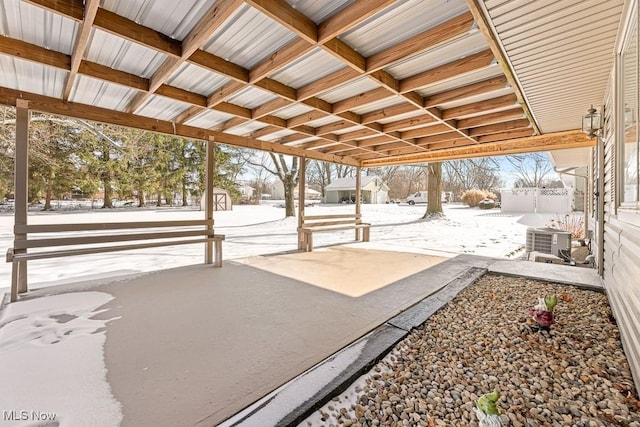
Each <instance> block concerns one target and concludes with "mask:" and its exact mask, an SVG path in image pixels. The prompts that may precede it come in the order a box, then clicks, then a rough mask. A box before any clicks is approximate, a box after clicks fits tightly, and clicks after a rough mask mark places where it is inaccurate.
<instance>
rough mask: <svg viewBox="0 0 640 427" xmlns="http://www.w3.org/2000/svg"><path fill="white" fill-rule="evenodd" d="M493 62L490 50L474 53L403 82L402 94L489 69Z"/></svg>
mask: <svg viewBox="0 0 640 427" xmlns="http://www.w3.org/2000/svg"><path fill="white" fill-rule="evenodd" d="M493 62H494V57H493V53H492V52H491V51H490V50H488V49H487V50H484V51H482V52H478V53H474V54H473V55H469V56H466V57H464V58H461V59H458V60H456V61H452V62H449V63H446V64H444V65H440V66H439V67H435V68H432V69H430V70H427V71H423V72H421V73H418V74H416V75H414V76H411V77H407V78H406V79H403V80H401V81H400V92H403V93H404V92H409V91H412V90H416V89H419V88H421V87H425V86H428V85H431V84H434V83H437V82H441V81H444V80H449V79H452V78H454V77H458V76H462V75H464V74H468V73H471V72H473V71H478V70H481V69H483V68H487V67H488V66H490V65H491V64H492V63H493Z"/></svg>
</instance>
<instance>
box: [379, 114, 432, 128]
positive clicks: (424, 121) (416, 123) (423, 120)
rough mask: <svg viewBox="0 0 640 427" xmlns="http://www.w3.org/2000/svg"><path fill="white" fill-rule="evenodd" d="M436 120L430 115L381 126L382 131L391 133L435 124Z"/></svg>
mask: <svg viewBox="0 0 640 427" xmlns="http://www.w3.org/2000/svg"><path fill="white" fill-rule="evenodd" d="M435 122H436V119H435V118H433V116H431V115H430V114H423V115H422V116H416V117H410V118H408V119H404V120H398V121H395V122H391V123H387V124H385V125H383V127H382V129H383V130H384V131H385V132H391V131H394V130H408V129H411V128H415V127H420V126H424V125H429V124H432V123H435Z"/></svg>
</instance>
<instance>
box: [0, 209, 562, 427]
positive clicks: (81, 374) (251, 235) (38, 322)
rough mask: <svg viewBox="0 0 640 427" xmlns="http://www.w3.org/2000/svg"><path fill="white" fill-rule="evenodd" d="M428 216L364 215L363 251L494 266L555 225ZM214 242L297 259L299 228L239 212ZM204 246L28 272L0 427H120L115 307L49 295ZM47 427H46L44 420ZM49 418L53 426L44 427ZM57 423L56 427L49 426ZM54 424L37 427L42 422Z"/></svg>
mask: <svg viewBox="0 0 640 427" xmlns="http://www.w3.org/2000/svg"><path fill="white" fill-rule="evenodd" d="M354 209H355V207H354V206H353V205H334V206H314V207H309V208H307V209H306V213H307V214H309V215H314V214H315V215H320V214H329V213H332V214H333V213H352V212H354ZM424 211H425V207H424V206H408V205H393V204H391V205H363V206H362V214H363V215H362V216H363V220H364V222H367V223H370V224H371V242H370V243H366V244H364V243H360V244H359V245H361V246H362V247H366V248H373V249H375V248H379V249H385V250H399V251H406V252H412V251H422V250H428V251H438V252H439V253H440V254H443V253H444V254H447V253H448V254H450V255H451V256H454V255H455V254H458V253H468V254H476V255H485V256H492V257H506V256H508V255H509V254H511V256H513V254H514V253H515V252H517V251H518V250H519V249H520V248H521V247H522V246H523V245H524V243H525V234H526V228H527V226H529V225H533V226H543V225H545V224H546V223H547V222H548V220H549V218H550V216H548V215H547V216H536V215H531V214H530V215H527V216H526V217H523V216H522V215H521V214H505V213H501V212H500V211H499V210H496V209H494V210H489V211H482V210H479V209H477V208H476V209H471V208H468V207H465V206H462V205H447V206H445V207H444V211H445V216H443V217H439V218H431V219H426V220H423V219H421V217H422V215H423V214H424ZM203 217H204V212H202V211H198V210H193V209H174V208H165V209H141V210H138V209H135V208H132V209H126V210H125V209H117V210H93V211H89V212H81V213H79V212H78V211H75V212H58V213H56V212H53V213H51V212H47V213H33V214H32V215H30V216H29V223H30V224H44V223H67V224H68V223H86V222H123V221H158V220H178V219H202V218H203ZM215 221H216V227H215V228H216V233H222V234H225V235H226V241H225V242H223V248H224V249H223V254H224V259H226V260H229V259H233V258H240V257H246V256H252V255H260V254H270V253H277V252H282V251H291V250H296V249H297V237H296V227H297V219H296V218H284V209H283V208H280V207H275V206H274V205H272V204H270V205H260V206H235V207H234V208H233V210H232V211H226V212H216V213H215ZM12 227H13V216H11V215H8V214H5V215H2V216H0V248H2V249H3V250H4V249H6V248H9V247H10V246H11V242H12V240H13V235H12ZM353 238H354V232H353V230H348V231H344V232H331V233H318V234H317V235H316V236H314V244H315V246H316V247H317V246H322V245H328V244H335V243H351V242H353ZM203 249H204V248H203V245H202V244H197V245H184V246H173V247H164V248H153V249H146V250H137V251H129V252H120V253H118V252H114V253H106V254H97V255H85V256H76V257H70V258H57V259H50V260H37V261H33V262H30V263H29V269H28V270H29V271H28V274H29V284H30V288H31V289H34V288H42V287H48V289H45V290H43V291H40V294H42V296H40V297H38V298H35V299H31V300H28V299H27V300H23V301H20V302H17V303H14V304H10V305H8V306H6V307H4V309H3V310H2V311H1V312H0V404H1V405H0V411H2V419H0V425H2V426H4V425H18V426H32V425H57V424H55V422H59V423H60V425H63V426H87V425H118V424H119V423H120V420H121V419H122V411H121V406H120V403H119V402H117V401H116V400H115V398H114V397H113V395H112V394H111V390H110V387H109V384H108V382H107V380H106V366H105V363H104V354H103V353H104V343H105V339H106V335H105V334H106V332H105V330H106V329H105V328H106V326H107V322H111V321H114V322H117V321H118V319H117V318H115V319H111V320H108V321H105V320H96V319H94V318H93V316H95V315H96V314H98V313H100V312H101V310H100V307H101V306H103V305H104V304H106V303H107V302H108V301H110V300H111V299H112V298H113V297H112V296H111V295H109V294H107V293H104V292H92V291H83V290H82V286H79V287H78V286H76V288H74V290H75V292H72V293H59V291H58V290H57V288H51V286H53V285H57V284H63V283H73V282H82V281H87V280H91V279H103V278H105V277H108V278H113V279H117V278H118V277H123V276H124V275H129V274H133V273H140V272H145V271H154V270H158V269H163V268H171V267H178V266H183V265H189V264H197V263H201V262H202V261H203V257H204V254H203V253H204V250H203ZM10 267H11V265H10V264H5V263H2V264H1V265H0V298H1V296H2V295H3V294H4V293H5V292H7V291H8V290H9V285H10V278H11V268H10ZM40 417H44V418H40ZM47 417H48V418H47ZM51 417H54V420H52V419H51ZM47 419H48V420H49V421H54V423H51V424H47V423H46V422H45V423H41V422H42V421H45V420H47Z"/></svg>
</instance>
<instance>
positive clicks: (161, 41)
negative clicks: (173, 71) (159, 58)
mask: <svg viewBox="0 0 640 427" xmlns="http://www.w3.org/2000/svg"><path fill="white" fill-rule="evenodd" d="M52 3H58V1H56V2H52ZM93 26H94V27H95V28H99V29H101V30H103V31H105V32H107V33H110V34H113V35H114V36H117V37H121V38H123V39H125V40H129V41H130V42H133V43H136V44H141V45H143V46H145V47H148V48H149V49H153V50H155V51H156V52H161V53H163V54H165V55H167V56H169V57H172V58H179V57H180V55H181V54H182V46H181V43H180V42H179V41H178V40H173V39H171V38H170V37H167V36H165V35H164V34H162V33H159V32H157V31H155V30H153V29H151V28H149V27H145V26H143V25H140V24H137V23H135V22H134V21H132V20H130V19H127V18H125V17H124V16H120V15H118V14H116V13H113V12H111V11H109V10H106V9H102V8H100V9H98V13H97V14H96V18H95V20H94V22H93Z"/></svg>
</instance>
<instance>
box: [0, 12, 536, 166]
mask: <svg viewBox="0 0 640 427" xmlns="http://www.w3.org/2000/svg"><path fill="white" fill-rule="evenodd" d="M26 1H29V2H30V3H32V4H35V5H38V6H40V7H45V8H47V9H48V10H51V11H52V12H55V13H58V14H62V15H65V16H67V17H69V18H71V19H74V20H75V21H77V22H78V23H79V24H80V25H79V27H78V28H79V29H78V38H77V40H78V41H77V42H76V44H75V45H74V49H73V53H72V55H65V54H62V53H59V52H52V51H47V52H45V49H44V48H41V47H38V46H33V45H29V44H28V43H25V42H22V41H14V40H12V39H10V38H7V37H4V36H0V53H7V54H9V55H12V56H14V57H19V58H25V59H27V60H30V61H35V62H40V63H43V64H46V65H49V66H53V67H56V68H59V69H62V70H65V71H69V79H68V80H67V85H66V86H68V88H67V87H65V97H67V96H68V94H69V93H70V91H71V89H70V88H71V87H72V84H73V80H74V79H75V76H76V75H77V74H86V75H88V76H91V77H94V78H97V79H100V80H104V81H107V82H110V83H115V84H118V85H122V86H125V87H128V88H133V89H135V90H137V91H138V95H137V96H135V97H134V98H133V99H132V101H131V102H130V105H129V109H128V110H127V111H128V112H129V113H134V112H135V111H136V110H137V109H138V108H139V107H140V106H141V105H142V104H143V103H144V102H145V100H146V99H148V98H149V97H150V96H151V95H152V94H156V95H160V96H163V97H165V98H168V99H171V100H176V101H180V102H183V103H187V104H189V105H190V107H189V108H187V109H186V110H183V111H182V112H181V113H180V114H178V115H176V117H175V118H174V119H173V120H172V126H177V127H179V126H178V125H183V124H184V123H185V122H187V121H189V120H191V119H193V118H194V117H196V116H197V115H199V114H201V113H203V112H206V111H208V110H213V111H219V112H222V113H225V114H229V115H231V116H232V118H231V119H229V120H227V121H226V122H224V123H223V124H222V125H219V126H217V127H215V128H214V129H204V131H205V132H220V133H224V132H225V131H227V130H229V129H232V128H234V127H237V126H240V125H243V124H244V123H246V122H249V121H252V120H253V121H257V122H260V123H262V126H263V127H262V128H260V129H258V130H256V131H253V132H251V133H250V134H249V135H248V136H249V137H250V138H248V139H253V140H254V141H255V142H254V145H260V144H261V143H262V142H264V141H261V140H257V138H264V139H270V140H274V139H275V137H271V138H270V137H269V136H270V135H271V134H273V133H275V132H280V131H282V130H287V131H289V132H291V133H290V134H289V135H287V136H285V137H282V138H279V139H278V140H277V142H272V143H270V144H276V145H278V144H279V145H282V146H286V147H288V148H297V149H299V150H303V151H301V152H302V153H304V152H311V153H318V154H322V153H323V152H324V153H329V154H333V153H335V154H336V155H337V156H339V157H342V156H354V157H355V158H357V159H361V160H372V159H373V160H374V161H384V160H385V159H388V158H392V157H394V156H397V155H404V153H409V154H420V153H423V154H427V153H429V152H431V151H433V150H434V149H442V148H451V147H454V148H455V147H462V146H467V147H472V148H473V147H475V146H477V145H483V144H485V143H491V142H493V141H499V140H501V139H505V138H519V137H521V136H528V132H532V128H531V127H530V126H528V124H529V125H530V123H528V122H530V121H531V120H529V121H527V120H526V119H524V118H523V116H524V113H523V110H522V109H521V108H520V107H519V106H518V103H520V104H522V97H521V96H520V94H519V93H516V95H513V94H509V95H504V94H505V93H508V92H509V90H506V91H505V88H508V87H509V86H511V87H515V85H514V84H513V82H512V79H511V78H509V76H506V77H505V76H502V75H501V76H497V77H493V78H488V79H485V80H483V81H479V82H475V83H472V84H468V85H465V86H462V87H457V88H453V89H449V90H446V91H444V92H441V93H436V94H432V95H429V96H427V97H423V96H422V95H421V94H420V93H419V92H420V91H421V90H422V88H424V87H426V86H429V85H432V84H434V83H439V82H443V81H446V80H451V79H454V78H456V77H460V76H463V75H465V74H468V73H473V72H476V71H479V70H482V69H483V68H486V67H488V66H491V65H492V64H494V62H495V58H498V59H501V58H502V57H501V56H499V55H498V54H497V53H496V50H495V49H494V46H492V45H491V42H490V43H489V45H490V46H489V47H490V49H489V50H485V51H482V52H479V53H476V54H473V55H468V56H466V57H462V58H460V57H459V56H458V57H457V58H459V59H455V58H456V56H453V55H455V52H452V59H455V60H453V61H449V62H448V63H445V64H444V65H439V66H438V67H435V68H432V69H427V70H425V71H421V72H419V73H417V74H415V75H413V76H409V77H406V78H401V79H398V78H396V77H394V76H393V75H392V74H391V73H390V71H389V70H391V69H390V68H389V70H387V68H388V67H392V66H394V65H396V64H399V63H401V62H403V61H406V60H407V59H411V58H413V57H415V56H417V55H419V54H421V53H423V52H426V51H429V50H430V49H433V48H436V47H440V46H444V45H445V44H446V43H449V42H451V41H454V40H456V39H458V38H460V37H463V36H465V35H466V34H468V33H469V32H470V31H471V30H472V27H473V24H474V20H475V19H478V18H477V17H476V12H477V11H474V10H473V9H472V10H471V12H466V13H462V14H461V15H458V16H456V17H454V18H452V19H449V20H447V21H445V22H443V23H441V24H439V25H437V26H434V27H432V28H429V29H427V30H425V31H422V32H421V33H418V34H416V35H413V36H411V37H409V38H407V39H404V40H402V41H400V42H399V43H397V44H395V45H393V46H391V47H388V48H385V49H384V50H383V51H381V52H378V53H375V54H373V55H371V56H368V57H366V56H364V55H362V54H361V53H360V52H358V51H356V50H355V49H353V48H352V47H351V46H349V45H348V44H347V43H346V42H345V39H343V38H342V37H341V35H342V34H344V33H345V32H347V31H349V30H351V29H353V28H355V27H357V26H358V25H359V24H361V23H362V22H364V21H365V20H367V19H369V18H371V17H372V16H374V15H375V14H378V13H380V12H383V11H384V10H385V9H386V8H388V7H389V6H391V5H392V4H394V3H395V1H397V0H354V1H353V2H350V3H349V5H347V6H346V7H345V8H343V9H342V10H340V11H339V12H337V13H335V14H333V15H331V16H330V17H328V18H327V19H325V20H324V22H321V23H320V24H316V23H315V22H313V21H312V20H311V19H309V18H308V17H306V16H305V15H304V14H302V13H301V12H300V11H298V10H297V9H295V8H294V7H292V6H291V5H290V4H289V2H287V1H285V0H218V1H217V2H216V3H215V4H214V6H213V7H212V8H211V9H210V10H208V11H207V12H205V13H204V14H202V15H201V17H200V19H199V20H198V23H197V24H196V25H195V26H194V27H193V28H192V29H191V31H190V32H189V33H188V35H187V36H186V37H185V38H184V39H183V40H182V41H176V40H172V39H171V38H169V37H167V36H166V35H163V34H161V33H159V32H157V31H155V30H153V29H151V28H147V27H144V26H142V25H140V24H138V23H135V22H133V21H131V20H129V19H127V18H125V17H123V16H119V15H117V14H115V13H113V12H110V11H108V10H105V9H102V8H99V7H98V5H97V3H91V2H90V1H88V2H87V6H86V7H87V10H89V8H91V9H92V10H93V16H94V18H95V19H92V20H90V19H88V18H91V16H90V14H87V13H85V11H84V8H83V5H82V3H83V2H82V1H80V0H56V1H55V2H54V1H51V0H26ZM468 1H469V2H472V1H474V0H468ZM244 3H246V4H249V5H250V6H251V7H253V8H254V9H256V10H258V11H260V12H261V13H262V14H264V15H266V16H269V17H270V18H271V19H273V20H275V21H276V22H278V23H279V24H280V25H282V26H284V27H285V28H287V29H288V30H289V31H291V32H293V33H294V34H295V35H296V36H297V38H296V39H294V40H293V41H292V42H290V43H289V44H288V45H286V46H284V47H282V48H281V49H279V50H278V51H277V52H273V53H272V54H271V55H269V56H268V57H267V58H266V59H265V60H264V61H262V62H261V63H259V64H257V65H256V66H254V67H252V68H251V69H246V68H244V67H242V66H240V65H237V64H234V63H232V62H230V61H228V60H226V59H223V58H220V57H218V56H216V55H213V54H211V53H209V52H206V51H204V50H202V46H203V44H204V43H205V42H206V41H207V40H208V39H209V38H210V36H211V35H212V34H213V33H214V32H215V31H216V30H217V29H218V28H220V26H221V25H223V24H224V23H225V21H227V19H228V18H229V17H230V16H231V14H232V13H234V12H235V11H236V10H237V9H238V8H239V7H240V6H242V4H244ZM91 21H93V22H92V23H91ZM85 27H86V29H85ZM91 28H99V29H101V30H103V31H106V32H109V33H111V34H114V35H116V36H118V37H122V38H124V39H126V40H129V41H131V42H132V43H135V44H138V45H142V46H145V47H147V48H150V49H153V50H155V51H157V52H161V53H162V54H163V55H165V56H166V59H165V60H164V62H163V63H162V64H161V66H160V67H159V68H158V69H157V70H156V71H155V73H154V74H153V75H152V77H151V78H150V79H145V78H143V77H140V76H135V75H133V74H129V73H126V72H124V71H120V70H114V69H111V68H109V67H106V66H104V65H101V64H96V63H91V62H89V61H86V60H83V59H82V56H83V53H84V51H85V50H86V49H85V48H86V47H87V43H88V39H89V37H88V34H90V30H91ZM82 40H84V41H83V42H82V43H81V41H82ZM83 44H84V47H83ZM314 49H321V50H323V51H325V52H326V53H328V54H330V55H332V56H333V57H335V58H337V59H338V60H339V61H341V62H342V63H343V64H344V67H343V68H342V69H340V70H338V71H336V72H333V73H331V74H329V75H327V76H325V77H322V78H319V79H317V80H315V81H313V82H311V83H309V84H307V85H306V86H302V87H295V88H294V87H290V86H287V85H286V84H284V83H282V82H280V81H278V80H276V79H275V78H274V77H273V75H274V74H275V73H276V72H277V71H279V70H281V69H283V68H284V67H287V66H289V65H290V64H293V63H294V62H296V61H299V60H300V59H301V58H302V57H303V56H304V55H305V54H307V53H308V52H310V51H311V50H314ZM185 62H189V63H191V64H196V65H198V66H199V67H202V68H204V69H207V70H210V71H212V72H214V73H217V74H219V75H222V76H224V77H227V78H228V79H229V81H228V82H227V83H226V84H224V85H222V86H221V87H218V88H215V89H214V88H212V90H211V92H210V93H209V94H208V95H206V96H205V95H203V94H200V93H194V92H190V91H187V90H184V89H182V88H178V87H174V86H171V85H168V84H167V83H166V82H167V81H168V80H169V78H170V77H171V76H172V74H174V72H175V70H177V69H178V67H179V66H180V65H181V64H183V63H185ZM363 77H365V78H368V79H369V80H371V81H372V82H373V83H374V84H375V85H376V86H378V87H377V88H375V89H372V90H369V91H366V92H364V93H360V94H357V95H354V96H351V97H348V98H346V99H341V100H339V101H336V102H333V103H329V102H327V101H326V100H324V99H322V96H323V95H322V94H323V93H324V92H327V91H330V90H332V89H335V88H337V87H339V86H341V85H344V84H348V83H350V82H353V81H355V80H357V79H361V78H363ZM247 87H256V88H260V89H261V90H264V91H267V92H269V93H272V94H274V95H275V96H276V98H275V99H273V100H271V101H269V102H267V103H264V104H263V105H259V106H257V107H255V108H253V109H248V108H245V107H242V106H240V105H235V104H233V101H230V100H232V99H233V97H234V96H235V95H236V94H237V93H239V92H240V91H242V90H245V89H246V88H247ZM492 92H498V93H496V94H495V95H494V96H493V97H491V95H492ZM479 95H482V98H481V99H486V100H485V101H482V102H473V101H474V97H476V98H475V99H476V100H477V99H478V98H477V97H478V96H479ZM497 95H501V96H497ZM496 96H497V97H496ZM391 97H396V98H397V99H398V103H397V104H396V105H393V106H391V107H386V108H382V109H380V110H377V111H373V112H368V113H366V114H357V113H355V112H354V110H355V111H358V109H361V108H363V106H366V105H367V104H370V103H373V102H378V101H382V100H385V99H388V98H391ZM487 98H488V99H487ZM465 101H466V102H465ZM296 102H298V103H303V104H305V105H306V106H307V107H309V108H310V109H311V111H309V112H307V113H304V114H300V115H298V116H296V117H291V118H288V119H283V118H281V117H278V110H279V109H282V108H284V107H287V106H289V105H291V104H292V103H296ZM392 102H393V101H392ZM448 103H455V104H454V105H455V107H452V108H447V109H443V105H444V106H446V105H447V104H448ZM500 110H502V111H500ZM409 114H410V115H411V117H409V118H406V117H407V116H408V115H409ZM403 115H404V117H403ZM135 117H138V116H135ZM327 117H334V118H335V121H333V122H332V123H329V124H327V125H324V126H319V127H312V126H309V123H311V122H313V121H314V120H318V119H323V118H327ZM395 117H397V119H395V120H394V118H395ZM145 123H147V122H145ZM186 128H187V129H191V128H189V127H188V126H187V127H186ZM189 132H191V130H189ZM207 135H209V136H208V137H207V138H209V137H211V134H207ZM213 137H216V140H217V141H220V142H223V141H221V140H220V139H218V138H217V136H213ZM235 137H236V136H235V135H231V136H230V137H229V138H231V139H233V138H235ZM207 138H203V139H207ZM310 138H314V139H313V140H311V141H309V139H310ZM301 140H305V141H307V142H298V141H301ZM243 143H244V142H243ZM443 144H453V145H451V146H447V145H443ZM269 147H270V148H269V150H271V151H275V150H273V148H272V147H271V146H269ZM304 150H306V151H304ZM349 161H351V160H349Z"/></svg>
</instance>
